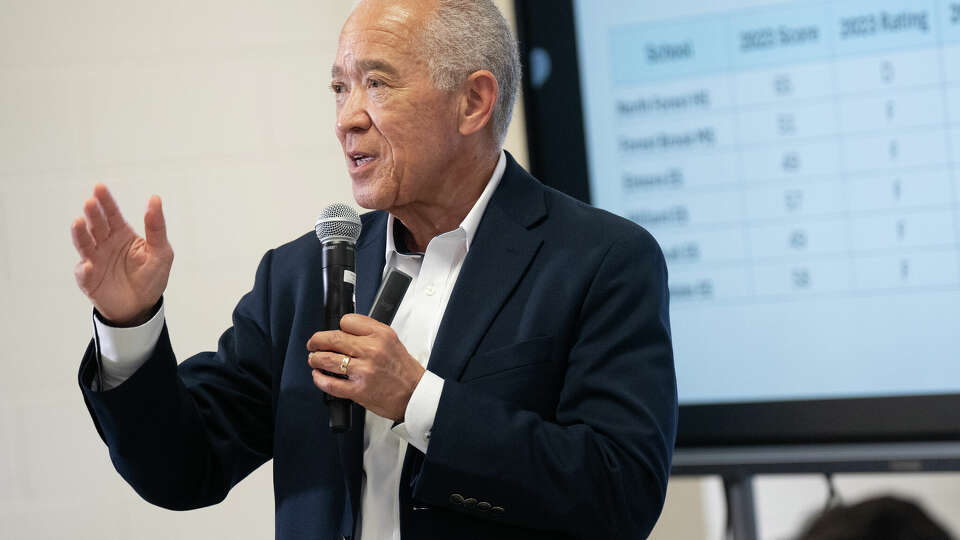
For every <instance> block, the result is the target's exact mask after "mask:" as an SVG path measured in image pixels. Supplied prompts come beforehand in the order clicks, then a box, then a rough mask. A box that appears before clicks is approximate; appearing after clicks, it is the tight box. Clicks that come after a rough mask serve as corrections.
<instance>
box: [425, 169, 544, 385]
mask: <svg viewBox="0 0 960 540" xmlns="http://www.w3.org/2000/svg"><path fill="white" fill-rule="evenodd" d="M545 215H546V208H545V204H544V197H543V188H542V186H540V185H539V184H538V182H537V181H536V180H534V179H533V177H531V176H530V175H529V174H527V173H526V171H524V170H523V169H522V168H521V167H520V166H519V165H517V163H516V162H515V161H514V160H513V158H512V156H510V155H509V154H507V169H506V171H505V172H504V175H503V178H502V179H501V181H500V185H499V186H498V187H497V191H496V192H495V193H494V195H493V197H492V198H491V199H490V203H489V204H488V206H487V209H486V212H485V213H484V216H483V218H482V219H481V220H480V226H479V227H478V229H477V232H476V234H475V235H474V238H473V242H472V243H471V244H470V250H469V252H468V253H467V258H466V260H464V262H463V267H462V268H461V270H460V276H459V277H458V278H457V283H456V285H455V286H454V289H453V292H452V294H451V295H450V301H449V302H448V304H447V310H446V313H445V314H444V316H443V320H442V322H441V323H440V328H439V330H438V332H437V338H436V340H435V341H434V345H433V350H432V351H431V354H430V364H429V366H428V367H429V369H430V371H432V372H434V373H436V374H437V375H439V376H440V377H442V378H444V379H452V380H457V379H459V378H460V375H461V373H463V369H464V367H465V366H466V364H467V361H468V359H469V358H470V357H471V356H472V355H473V352H474V351H475V350H476V347H477V345H478V344H479V342H480V339H481V338H482V337H483V335H484V334H485V333H486V330H487V328H488V327H489V326H490V323H491V322H492V321H493V319H494V317H495V316H496V314H497V313H498V312H499V311H500V307H501V306H502V305H503V303H504V302H506V300H507V299H508V298H509V297H510V295H511V294H512V292H513V290H514V287H515V286H516V285H517V283H518V282H519V281H520V278H521V277H523V275H524V273H525V272H526V270H527V268H528V267H529V265H530V262H531V261H533V258H534V256H535V255H536V253H537V251H538V250H539V248H540V245H541V244H542V239H541V238H540V236H539V235H537V234H536V233H535V232H533V231H531V230H529V228H530V227H531V226H532V225H534V224H535V223H537V222H538V221H540V219H542V218H543V217H544V216H545Z"/></svg>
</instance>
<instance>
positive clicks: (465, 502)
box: [463, 497, 477, 508]
mask: <svg viewBox="0 0 960 540" xmlns="http://www.w3.org/2000/svg"><path fill="white" fill-rule="evenodd" d="M476 505H477V500H476V499H474V498H473V497H470V498H469V499H464V500H463V506H464V507H465V508H473V507H474V506H476Z"/></svg>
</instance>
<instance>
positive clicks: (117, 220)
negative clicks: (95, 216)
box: [93, 184, 125, 230]
mask: <svg viewBox="0 0 960 540" xmlns="http://www.w3.org/2000/svg"><path fill="white" fill-rule="evenodd" d="M93 196H94V197H95V198H96V199H97V202H98V203H100V208H101V210H103V215H104V217H105V218H106V219H107V225H108V226H109V227H110V230H119V229H120V228H121V227H123V226H124V224H125V222H124V221H123V214H121V213H120V208H119V207H118V206H117V202H116V201H115V200H113V195H111V194H110V190H108V189H107V186H105V185H103V184H97V185H95V186H93Z"/></svg>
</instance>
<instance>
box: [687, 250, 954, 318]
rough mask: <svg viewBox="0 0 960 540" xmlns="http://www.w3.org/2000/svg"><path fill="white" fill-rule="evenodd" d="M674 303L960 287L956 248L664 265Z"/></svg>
mask: <svg viewBox="0 0 960 540" xmlns="http://www.w3.org/2000/svg"><path fill="white" fill-rule="evenodd" d="M669 271H670V278H669V286H670V298H671V302H672V304H673V306H674V307H677V306H682V305H683V304H684V303H688V302H695V301H700V302H703V301H751V300H758V299H777V298H783V299H791V298H795V297H797V296H800V295H810V294H844V293H858V294H869V293H873V292H878V293H885V292H891V291H897V290H915V289H918V288H946V289H960V250H958V249H955V248H954V249H939V250H926V251H917V252H913V253H909V254H902V255H898V254H882V255H864V256H856V257H849V258H829V257H828V258H821V259H816V260H808V261H796V262H787V261H783V262H768V263H752V264H741V265H727V266H717V267H712V268H697V267H689V268H688V267H683V266H676V265H674V266H670V268H669Z"/></svg>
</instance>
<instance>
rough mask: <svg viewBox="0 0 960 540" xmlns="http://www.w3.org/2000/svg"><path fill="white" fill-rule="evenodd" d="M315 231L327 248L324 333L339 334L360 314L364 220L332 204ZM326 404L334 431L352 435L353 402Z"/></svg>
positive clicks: (331, 398)
mask: <svg viewBox="0 0 960 540" xmlns="http://www.w3.org/2000/svg"><path fill="white" fill-rule="evenodd" d="M315 229H316V231H317V238H319V239H320V242H321V243H322V244H323V256H322V261H323V262H322V267H323V321H324V322H323V324H324V328H322V330H339V329H340V319H341V318H343V316H344V315H346V314H347V313H353V312H354V311H355V310H356V294H355V288H356V285H357V274H356V260H357V250H356V245H357V239H358V238H360V216H358V215H357V211H356V210H354V209H353V208H351V207H350V206H347V205H345V204H331V205H330V206H328V207H326V208H325V209H324V210H323V212H322V213H321V214H320V217H319V218H317V224H316V226H315ZM334 376H340V375H336V374H334ZM344 378H345V377H344ZM324 401H326V403H327V410H328V412H329V414H330V431H333V432H334V433H343V432H345V431H349V430H350V426H351V424H352V423H353V413H352V407H351V402H350V400H349V399H343V398H338V397H334V396H331V395H329V394H324Z"/></svg>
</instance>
